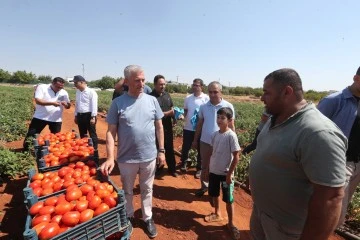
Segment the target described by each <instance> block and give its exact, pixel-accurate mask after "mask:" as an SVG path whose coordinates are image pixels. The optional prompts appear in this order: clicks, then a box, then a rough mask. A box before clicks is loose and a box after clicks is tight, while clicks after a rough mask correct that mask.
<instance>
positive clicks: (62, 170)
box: [58, 167, 68, 178]
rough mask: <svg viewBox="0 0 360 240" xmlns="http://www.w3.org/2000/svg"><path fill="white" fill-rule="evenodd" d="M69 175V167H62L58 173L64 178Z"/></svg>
mask: <svg viewBox="0 0 360 240" xmlns="http://www.w3.org/2000/svg"><path fill="white" fill-rule="evenodd" d="M67 173H68V167H62V168H60V170H59V171H58V175H59V177H61V178H63V177H64V176H65V175H66V174H67Z"/></svg>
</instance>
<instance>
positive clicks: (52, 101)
mask: <svg viewBox="0 0 360 240" xmlns="http://www.w3.org/2000/svg"><path fill="white" fill-rule="evenodd" d="M64 83H65V80H64V79H63V78H61V77H56V78H54V79H53V80H52V82H51V84H40V85H38V86H37V88H36V90H35V95H34V98H35V103H36V106H35V113H34V116H33V118H32V120H31V122H30V125H29V130H28V132H27V134H26V137H25V140H24V144H23V146H24V150H27V149H28V147H29V142H28V139H29V137H34V136H35V134H38V133H41V131H42V130H43V129H44V128H45V127H46V126H49V129H50V132H51V133H58V132H60V131H61V123H62V113H63V110H64V108H66V109H69V108H70V99H69V94H68V93H67V92H66V91H65V90H64Z"/></svg>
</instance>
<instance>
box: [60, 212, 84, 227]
mask: <svg viewBox="0 0 360 240" xmlns="http://www.w3.org/2000/svg"><path fill="white" fill-rule="evenodd" d="M79 220H80V213H79V212H78V211H70V212H67V213H65V214H64V215H63V217H62V219H61V221H62V223H64V224H65V225H66V226H75V225H76V224H78V222H79Z"/></svg>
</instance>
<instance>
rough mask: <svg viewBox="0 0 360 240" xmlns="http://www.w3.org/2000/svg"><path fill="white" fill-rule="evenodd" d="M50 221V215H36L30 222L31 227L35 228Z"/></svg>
mask: <svg viewBox="0 0 360 240" xmlns="http://www.w3.org/2000/svg"><path fill="white" fill-rule="evenodd" d="M50 220H51V216H50V214H45V215H36V216H35V217H34V218H33V219H32V220H31V226H36V225H38V224H39V223H41V222H50Z"/></svg>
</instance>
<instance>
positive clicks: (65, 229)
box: [58, 225, 71, 234]
mask: <svg viewBox="0 0 360 240" xmlns="http://www.w3.org/2000/svg"><path fill="white" fill-rule="evenodd" d="M70 228H71V227H68V226H66V225H61V226H60V229H59V232H58V234H60V233H63V232H66V231H67V230H69V229H70Z"/></svg>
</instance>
